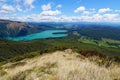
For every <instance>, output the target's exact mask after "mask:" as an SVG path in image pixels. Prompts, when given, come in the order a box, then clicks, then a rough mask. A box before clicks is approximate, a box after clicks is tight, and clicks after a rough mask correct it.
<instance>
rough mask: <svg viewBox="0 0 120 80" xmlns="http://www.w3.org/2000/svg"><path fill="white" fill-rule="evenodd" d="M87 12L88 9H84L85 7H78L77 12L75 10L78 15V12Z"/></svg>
mask: <svg viewBox="0 0 120 80" xmlns="http://www.w3.org/2000/svg"><path fill="white" fill-rule="evenodd" d="M85 10H86V8H85V7H84V6H80V7H78V8H77V9H76V10H74V12H75V13H78V12H83V11H85Z"/></svg>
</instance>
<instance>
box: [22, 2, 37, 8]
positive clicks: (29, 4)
mask: <svg viewBox="0 0 120 80" xmlns="http://www.w3.org/2000/svg"><path fill="white" fill-rule="evenodd" d="M34 1H35V0H24V5H25V6H29V9H32V8H34V6H33V2H34Z"/></svg>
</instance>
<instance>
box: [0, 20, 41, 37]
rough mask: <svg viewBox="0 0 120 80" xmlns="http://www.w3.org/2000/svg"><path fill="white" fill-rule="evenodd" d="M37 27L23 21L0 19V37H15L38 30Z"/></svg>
mask: <svg viewBox="0 0 120 80" xmlns="http://www.w3.org/2000/svg"><path fill="white" fill-rule="evenodd" d="M38 31H39V29H37V28H36V27H34V26H32V25H29V24H27V23H25V22H18V21H11V20H3V19H0V37H2V38H3V37H8V36H10V37H16V36H23V35H27V34H31V33H35V32H38Z"/></svg>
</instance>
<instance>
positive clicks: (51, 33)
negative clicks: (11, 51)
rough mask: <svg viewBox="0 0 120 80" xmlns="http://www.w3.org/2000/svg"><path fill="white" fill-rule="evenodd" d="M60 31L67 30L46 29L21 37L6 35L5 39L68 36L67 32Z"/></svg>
mask: <svg viewBox="0 0 120 80" xmlns="http://www.w3.org/2000/svg"><path fill="white" fill-rule="evenodd" d="M62 32H67V30H46V31H43V32H40V33H34V34H30V35H26V36H22V37H7V38H6V39H8V40H13V41H29V40H34V39H43V38H57V37H66V36H68V34H62ZM54 33H59V34H54ZM60 33H61V34H60Z"/></svg>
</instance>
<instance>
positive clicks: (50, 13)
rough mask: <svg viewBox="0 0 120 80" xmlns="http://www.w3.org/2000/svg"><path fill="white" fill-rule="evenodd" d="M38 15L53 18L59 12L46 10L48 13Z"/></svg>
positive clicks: (59, 12) (43, 12)
mask: <svg viewBox="0 0 120 80" xmlns="http://www.w3.org/2000/svg"><path fill="white" fill-rule="evenodd" d="M40 14H41V15H43V16H55V15H58V14H61V11H59V10H48V11H42V12H41V13H40Z"/></svg>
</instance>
